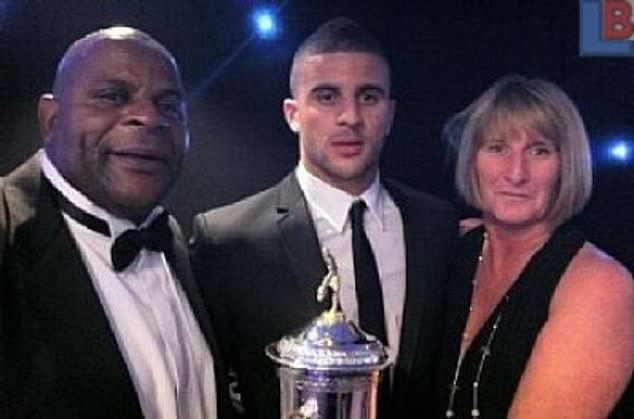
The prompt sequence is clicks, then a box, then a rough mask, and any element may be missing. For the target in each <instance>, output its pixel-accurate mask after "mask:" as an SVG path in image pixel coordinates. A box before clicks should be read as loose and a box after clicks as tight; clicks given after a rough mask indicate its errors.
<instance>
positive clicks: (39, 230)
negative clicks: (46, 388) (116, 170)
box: [12, 168, 140, 417]
mask: <svg viewBox="0 0 634 419" xmlns="http://www.w3.org/2000/svg"><path fill="white" fill-rule="evenodd" d="M31 174H32V175H33V176H32V177H31V178H32V179H33V183H32V185H31V186H32V187H33V190H31V191H29V190H28V187H27V188H26V189H22V190H23V191H26V192H27V193H26V194H25V195H29V196H34V197H36V199H35V201H34V202H28V201H23V202H26V204H25V208H24V209H25V210H26V212H25V213H26V214H32V215H33V216H32V217H31V218H29V219H26V220H23V221H24V222H22V223H21V225H20V227H19V229H18V230H16V240H15V246H14V252H15V253H14V255H15V257H16V259H15V261H16V262H17V263H13V265H12V266H14V267H15V269H17V270H19V273H17V272H16V273H17V274H18V275H17V276H19V277H23V282H22V283H21V286H22V287H23V289H22V295H23V297H24V298H25V300H26V304H25V307H26V310H28V312H29V318H31V319H32V320H33V322H32V324H29V325H26V326H25V327H27V328H28V329H27V330H29V332H27V334H28V333H31V332H32V333H34V335H33V336H38V338H37V339H41V342H43V343H42V344H41V345H42V348H45V349H42V350H43V352H44V356H45V358H44V359H40V360H39V361H38V362H39V364H43V363H46V362H49V363H50V365H48V367H46V368H50V369H51V371H53V374H55V377H56V378H55V385H56V386H58V388H56V392H59V393H60V394H62V395H64V397H69V398H72V399H73V400H74V403H75V402H76V406H81V407H80V408H79V410H82V409H85V411H86V412H89V411H99V409H106V410H105V411H112V412H117V413H127V414H130V415H131V417H133V414H134V415H138V414H139V413H140V407H139V405H138V400H137V397H136V393H135V391H134V388H133V385H132V382H131V380H130V377H129V374H128V371H127V368H126V366H125V362H124V360H123V357H122V356H121V354H120V352H119V349H118V346H117V343H116V340H115V337H114V334H113V332H112V330H111V328H110V325H109V322H108V320H107V318H106V315H105V313H104V311H103V308H102V306H101V303H100V301H99V297H98V295H97V293H96V292H95V290H94V288H93V285H92V281H91V280H90V277H89V274H88V272H87V270H86V268H85V266H84V264H83V263H82V259H81V256H80V254H79V251H78V249H77V247H76V245H75V242H74V240H73V238H72V237H71V235H70V233H69V231H68V229H67V228H66V226H65V224H64V222H63V218H62V216H61V213H60V212H59V209H58V208H56V206H55V204H54V201H53V198H52V191H51V186H50V185H49V184H48V182H47V181H45V180H43V178H42V177H41V175H40V173H39V168H38V169H37V170H33V171H32V173H31ZM31 204H35V206H33V207H31ZM23 214H24V213H23ZM100 402H103V405H100Z"/></svg>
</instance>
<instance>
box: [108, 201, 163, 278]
mask: <svg viewBox="0 0 634 419" xmlns="http://www.w3.org/2000/svg"><path fill="white" fill-rule="evenodd" d="M167 221H168V215H167V212H166V211H163V212H162V213H161V214H160V215H159V216H158V217H156V218H155V219H154V220H153V221H152V222H151V223H150V225H148V226H147V227H143V228H140V229H130V230H126V231H124V232H123V233H122V234H121V235H120V236H119V237H117V238H116V240H115V241H114V244H113V245H112V249H111V250H110V253H111V257H112V266H113V267H114V270H115V271H117V272H120V271H122V270H124V269H125V268H126V267H128V265H130V263H132V261H133V260H134V259H135V258H136V257H137V255H138V254H139V252H140V251H141V249H143V248H146V249H149V250H153V251H156V252H165V251H167V250H168V249H169V248H170V245H171V242H172V230H171V229H170V228H169V226H168V224H167Z"/></svg>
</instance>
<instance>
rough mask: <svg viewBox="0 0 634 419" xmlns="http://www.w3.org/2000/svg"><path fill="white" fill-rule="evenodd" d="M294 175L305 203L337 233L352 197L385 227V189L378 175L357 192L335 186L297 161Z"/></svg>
mask: <svg viewBox="0 0 634 419" xmlns="http://www.w3.org/2000/svg"><path fill="white" fill-rule="evenodd" d="M295 176H296V177H297V181H298V182H299V186H300V188H301V189H302V191H303V192H304V196H305V197H306V201H307V202H308V205H309V206H310V207H311V208H312V209H313V210H314V211H316V215H317V216H321V217H323V218H324V219H326V220H327V221H328V223H329V224H330V225H331V226H332V227H333V228H334V229H336V230H337V231H339V232H340V233H341V232H343V230H344V228H345V226H346V223H347V221H348V211H349V209H350V205H352V202H353V201H356V200H358V199H363V200H364V201H365V203H366V205H367V207H368V212H369V214H370V216H371V217H373V218H375V219H376V221H377V222H378V223H379V226H380V227H381V229H383V227H384V222H383V215H384V200H385V190H384V189H383V187H382V186H381V182H380V181H379V175H378V173H377V176H376V177H375V178H374V180H373V181H372V183H371V184H370V187H369V188H368V189H366V190H365V191H364V192H363V193H361V194H360V195H358V196H355V195H351V194H349V193H348V192H346V191H343V190H341V189H338V188H335V187H334V186H332V185H330V184H328V183H326V182H324V181H323V180H321V179H319V178H318V177H316V176H314V175H313V174H311V173H310V172H308V170H307V169H306V167H305V166H304V165H303V164H302V163H301V162H300V163H299V164H298V165H297V168H296V169H295Z"/></svg>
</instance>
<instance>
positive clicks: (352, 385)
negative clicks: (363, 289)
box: [266, 249, 389, 419]
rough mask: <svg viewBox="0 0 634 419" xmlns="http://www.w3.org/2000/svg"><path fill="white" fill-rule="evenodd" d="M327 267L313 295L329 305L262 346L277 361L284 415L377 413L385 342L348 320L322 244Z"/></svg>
mask: <svg viewBox="0 0 634 419" xmlns="http://www.w3.org/2000/svg"><path fill="white" fill-rule="evenodd" d="M323 256H324V260H325V262H326V266H327V268H328V272H327V274H326V276H325V277H324V279H323V281H322V282H321V285H320V286H319V287H318V288H317V301H318V302H325V301H326V300H327V299H329V302H330V307H329V308H328V309H327V310H326V311H324V312H323V313H322V314H321V315H320V316H319V317H317V318H316V319H315V320H313V321H312V322H311V323H309V324H308V326H307V327H305V328H304V329H302V330H301V331H300V332H298V333H297V334H294V335H288V336H285V337H283V338H282V339H281V340H280V341H279V342H275V343H272V344H270V345H268V346H267V347H266V354H267V355H268V357H269V358H271V359H273V360H274V361H275V362H276V363H277V364H278V365H279V368H278V374H279V378H280V395H281V398H280V412H281V418H282V419H375V418H376V410H377V389H378V383H379V379H380V378H381V377H380V374H381V370H383V369H384V368H386V367H387V366H388V365H389V361H388V356H387V353H386V351H385V348H384V346H383V344H382V343H381V342H380V341H379V340H378V339H376V338H375V337H374V336H371V335H369V334H367V333H364V332H363V331H361V330H360V329H359V328H358V327H357V326H356V325H355V324H354V323H352V322H351V321H348V320H346V318H345V316H344V314H343V312H342V311H341V305H340V302H339V276H338V274H337V266H336V264H335V261H334V259H333V257H332V256H331V255H330V253H329V252H328V251H327V250H326V249H324V251H323Z"/></svg>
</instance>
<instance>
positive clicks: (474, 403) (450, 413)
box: [445, 231, 508, 418]
mask: <svg viewBox="0 0 634 419" xmlns="http://www.w3.org/2000/svg"><path fill="white" fill-rule="evenodd" d="M487 244H488V237H487V233H486V231H485V232H484V239H483V241H482V249H481V250H480V255H479V256H478V263H482V260H483V259H484V253H485V250H486V247H487ZM476 286H477V281H476V280H474V282H473V291H472V292H475V288H476ZM502 301H503V302H502V304H505V303H506V302H507V301H508V294H507V295H505V296H504V298H503V300H502ZM500 308H501V307H500ZM472 311H473V302H472V303H471V305H470V306H469V315H471V312H472ZM501 321H502V310H501V309H500V310H499V313H498V315H497V317H496V318H495V321H494V322H493V326H492V327H491V331H490V332H489V336H487V339H486V341H485V343H484V345H483V346H482V348H480V352H481V355H480V362H479V363H478V370H477V372H476V376H475V380H474V381H473V383H472V384H471V398H472V400H471V417H472V418H479V417H480V408H479V397H478V396H479V393H478V392H479V388H480V378H481V376H482V371H483V369H484V364H485V362H486V360H487V358H488V357H489V356H490V355H491V344H492V343H493V339H494V338H495V333H496V332H497V329H498V327H499V325H500V322H501ZM467 337H468V335H467V332H465V333H463V336H462V342H463V343H464V342H465V340H466V339H467ZM466 352H467V351H466V349H465V350H461V351H460V355H459V356H458V361H457V362H456V369H455V370H454V374H453V380H452V383H451V387H450V390H449V402H448V405H447V410H446V411H445V417H447V418H453V417H454V416H455V412H454V410H453V407H454V401H455V397H456V392H457V391H458V381H459V380H460V372H461V369H462V361H463V359H464V357H465V354H466Z"/></svg>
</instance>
